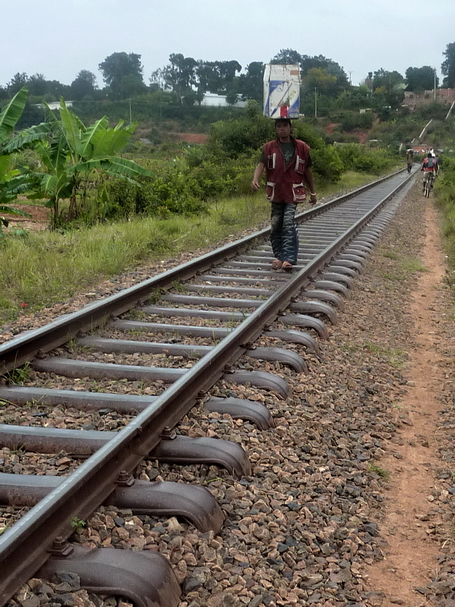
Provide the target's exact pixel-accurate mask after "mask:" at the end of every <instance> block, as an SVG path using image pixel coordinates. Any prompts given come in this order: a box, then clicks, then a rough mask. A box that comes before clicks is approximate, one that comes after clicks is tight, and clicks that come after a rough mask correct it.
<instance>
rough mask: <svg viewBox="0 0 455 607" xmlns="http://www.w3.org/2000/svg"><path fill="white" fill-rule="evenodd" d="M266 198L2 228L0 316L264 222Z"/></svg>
mask: <svg viewBox="0 0 455 607" xmlns="http://www.w3.org/2000/svg"><path fill="white" fill-rule="evenodd" d="M374 179H377V177H375V176H372V175H365V174H362V175H359V174H356V173H349V172H348V173H346V174H345V175H344V176H343V179H342V180H341V181H340V182H339V183H338V184H337V185H336V186H327V187H325V188H318V195H319V198H320V199H321V198H324V197H325V198H327V197H328V196H331V195H333V194H335V193H336V192H339V191H346V190H350V189H353V188H356V187H359V186H360V185H363V184H364V183H367V182H370V181H372V180H374ZM268 216H269V205H268V203H267V202H266V201H265V200H264V195H263V191H262V193H258V194H255V195H253V194H252V195H249V196H246V197H239V198H233V199H229V200H221V201H218V202H216V203H213V204H212V205H211V206H210V210H209V212H208V213H205V214H203V215H198V216H195V217H185V216H181V215H174V216H172V217H171V218H169V219H154V218H150V217H148V218H142V219H139V218H138V219H134V220H132V221H128V222H126V221H125V222H119V223H115V224H102V225H98V226H95V227H93V228H90V229H86V230H81V231H73V232H67V233H64V234H60V233H55V232H49V231H43V232H35V233H26V234H25V235H22V236H12V235H11V236H7V237H6V238H5V239H4V240H3V243H2V245H1V246H0V323H4V322H8V321H11V320H14V319H15V318H16V317H17V316H18V314H19V312H20V311H24V310H26V311H27V312H33V311H36V310H39V309H40V308H42V307H44V306H48V305H50V304H52V303H55V302H57V301H62V300H65V299H67V298H69V297H71V296H73V295H75V294H76V293H78V292H83V291H85V290H88V289H90V288H91V287H92V286H93V285H96V284H97V283H98V282H100V281H101V280H102V279H105V278H107V277H110V276H113V275H115V274H119V273H121V272H123V271H125V270H128V269H129V268H132V267H134V266H136V265H138V264H140V263H141V262H154V261H158V260H161V259H166V258H169V257H171V256H175V255H177V254H179V253H182V252H192V251H196V250H197V249H200V248H204V247H212V246H216V244H217V243H219V242H220V241H222V240H223V239H225V238H227V237H228V236H231V235H235V234H236V233H238V232H239V231H241V230H244V229H246V228H253V227H258V229H259V227H262V226H263V225H264V222H267V221H268Z"/></svg>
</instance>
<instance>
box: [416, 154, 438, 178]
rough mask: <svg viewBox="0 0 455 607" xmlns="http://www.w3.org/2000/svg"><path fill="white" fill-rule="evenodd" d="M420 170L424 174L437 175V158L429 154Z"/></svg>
mask: <svg viewBox="0 0 455 607" xmlns="http://www.w3.org/2000/svg"><path fill="white" fill-rule="evenodd" d="M420 170H421V171H423V172H424V173H433V175H436V172H437V162H436V161H435V158H434V156H433V154H432V153H431V152H428V154H427V155H426V157H425V158H424V159H423V162H422V166H421V167H420Z"/></svg>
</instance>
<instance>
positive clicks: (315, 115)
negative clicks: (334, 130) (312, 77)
mask: <svg viewBox="0 0 455 607" xmlns="http://www.w3.org/2000/svg"><path fill="white" fill-rule="evenodd" d="M317 91H318V89H317V88H316V87H314V117H315V118H317V117H318V93H317Z"/></svg>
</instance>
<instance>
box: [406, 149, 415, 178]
mask: <svg viewBox="0 0 455 607" xmlns="http://www.w3.org/2000/svg"><path fill="white" fill-rule="evenodd" d="M406 164H407V167H408V173H410V172H411V170H412V165H413V164H414V150H413V149H412V148H409V149H408V150H406Z"/></svg>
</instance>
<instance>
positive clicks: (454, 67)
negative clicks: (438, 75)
mask: <svg viewBox="0 0 455 607" xmlns="http://www.w3.org/2000/svg"><path fill="white" fill-rule="evenodd" d="M442 54H443V55H444V56H445V59H444V61H443V62H442V65H441V72H442V73H443V74H444V76H445V78H444V86H446V87H448V88H454V87H455V42H450V43H449V44H448V45H447V47H446V50H445V51H444V52H443V53H442Z"/></svg>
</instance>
